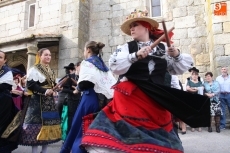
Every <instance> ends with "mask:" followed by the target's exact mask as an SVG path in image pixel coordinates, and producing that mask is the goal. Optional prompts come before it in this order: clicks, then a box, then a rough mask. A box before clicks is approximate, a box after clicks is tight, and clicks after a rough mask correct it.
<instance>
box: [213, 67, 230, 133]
mask: <svg viewBox="0 0 230 153" xmlns="http://www.w3.org/2000/svg"><path fill="white" fill-rule="evenodd" d="M216 81H217V82H219V84H220V97H219V99H220V102H221V109H222V111H223V115H221V117H220V129H222V130H223V129H225V126H226V113H225V110H226V106H228V111H229V112H230V76H229V75H228V69H227V67H222V68H221V75H220V76H218V77H217V78H216Z"/></svg>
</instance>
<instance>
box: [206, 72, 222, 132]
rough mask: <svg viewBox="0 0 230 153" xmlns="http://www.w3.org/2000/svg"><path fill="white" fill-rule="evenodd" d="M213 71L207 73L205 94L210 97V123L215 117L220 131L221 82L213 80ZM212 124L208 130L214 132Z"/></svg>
mask: <svg viewBox="0 0 230 153" xmlns="http://www.w3.org/2000/svg"><path fill="white" fill-rule="evenodd" d="M212 77H213V74H212V72H207V73H206V74H205V82H204V94H205V95H206V96H208V97H209V98H210V102H211V105H210V113H211V118H210V123H212V120H213V118H214V120H215V124H216V132H217V133H220V115H222V110H221V107H220V100H219V92H220V86H219V83H218V82H217V81H215V80H213V78H212ZM211 125H212V124H210V127H208V132H212V126H211Z"/></svg>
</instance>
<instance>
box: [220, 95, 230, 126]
mask: <svg viewBox="0 0 230 153" xmlns="http://www.w3.org/2000/svg"><path fill="white" fill-rule="evenodd" d="M220 104H221V109H222V111H223V115H221V116H220V128H225V124H226V113H225V110H226V106H228V111H229V113H230V94H220Z"/></svg>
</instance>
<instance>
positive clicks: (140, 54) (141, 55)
mask: <svg viewBox="0 0 230 153" xmlns="http://www.w3.org/2000/svg"><path fill="white" fill-rule="evenodd" d="M151 52H152V49H151V47H150V46H145V47H142V48H141V49H140V50H138V51H137V53H136V55H137V58H138V59H144V58H145V57H147V56H148V54H149V53H151Z"/></svg>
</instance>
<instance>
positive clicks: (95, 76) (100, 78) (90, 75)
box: [78, 60, 116, 99]
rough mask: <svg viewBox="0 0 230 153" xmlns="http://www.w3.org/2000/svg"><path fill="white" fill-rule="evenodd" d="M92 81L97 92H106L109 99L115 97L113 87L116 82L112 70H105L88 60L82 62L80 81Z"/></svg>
mask: <svg viewBox="0 0 230 153" xmlns="http://www.w3.org/2000/svg"><path fill="white" fill-rule="evenodd" d="M81 81H90V82H92V83H93V84H94V90H95V92H96V93H102V94H104V95H105V96H106V97H107V98H108V99H110V98H112V97H113V92H114V90H113V89H111V87H112V86H113V85H114V84H115V83H116V79H115V78H114V77H113V75H112V73H111V71H108V72H103V71H101V70H99V69H98V68H97V67H96V66H95V65H93V64H92V63H90V62H88V61H85V60H84V61H82V62H81V69H80V73H79V79H78V83H80V82H81Z"/></svg>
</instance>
